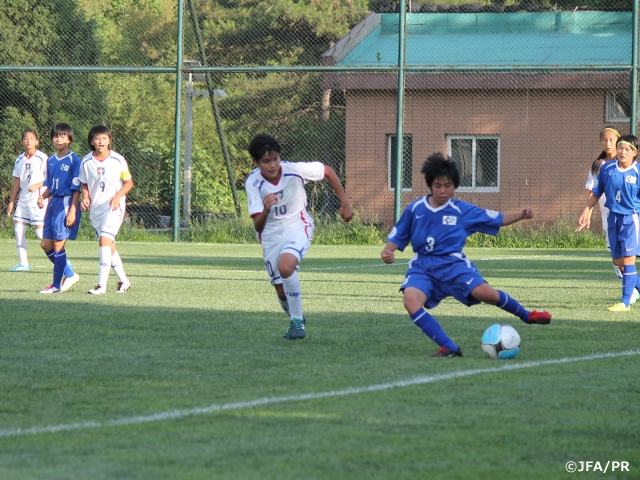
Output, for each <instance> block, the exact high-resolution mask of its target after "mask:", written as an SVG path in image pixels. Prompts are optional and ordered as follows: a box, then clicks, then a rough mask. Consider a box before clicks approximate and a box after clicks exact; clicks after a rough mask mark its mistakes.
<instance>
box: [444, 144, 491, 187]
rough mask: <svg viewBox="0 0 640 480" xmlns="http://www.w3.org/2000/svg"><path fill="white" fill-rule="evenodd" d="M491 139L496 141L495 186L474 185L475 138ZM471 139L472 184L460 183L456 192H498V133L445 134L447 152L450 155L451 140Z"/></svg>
mask: <svg viewBox="0 0 640 480" xmlns="http://www.w3.org/2000/svg"><path fill="white" fill-rule="evenodd" d="M485 138H486V139H493V140H497V141H498V159H497V161H498V164H497V165H496V168H497V170H498V171H497V177H496V186H495V187H476V186H475V185H476V145H477V143H476V140H478V139H485ZM458 139H459V140H473V145H472V147H471V150H472V151H471V156H472V160H471V165H472V174H471V183H472V184H473V186H471V187H467V186H465V187H463V186H462V185H460V186H459V187H458V188H457V191H458V192H463V193H464V192H471V193H498V192H500V135H447V153H448V154H449V155H451V140H458Z"/></svg>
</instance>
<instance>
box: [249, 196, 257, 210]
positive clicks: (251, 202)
mask: <svg viewBox="0 0 640 480" xmlns="http://www.w3.org/2000/svg"><path fill="white" fill-rule="evenodd" d="M255 204H256V197H254V196H253V195H251V196H250V197H249V206H250V207H253V206H254V205H255Z"/></svg>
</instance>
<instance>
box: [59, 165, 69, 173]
mask: <svg viewBox="0 0 640 480" xmlns="http://www.w3.org/2000/svg"><path fill="white" fill-rule="evenodd" d="M60 170H62V171H63V172H68V171H69V165H67V164H65V165H62V166H61V167H60Z"/></svg>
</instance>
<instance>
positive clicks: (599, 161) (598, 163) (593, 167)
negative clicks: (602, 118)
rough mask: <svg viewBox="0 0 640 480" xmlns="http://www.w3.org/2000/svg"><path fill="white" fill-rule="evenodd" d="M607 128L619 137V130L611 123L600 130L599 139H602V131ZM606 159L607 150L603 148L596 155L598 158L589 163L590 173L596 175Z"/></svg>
mask: <svg viewBox="0 0 640 480" xmlns="http://www.w3.org/2000/svg"><path fill="white" fill-rule="evenodd" d="M607 130H611V131H612V132H615V133H617V134H618V138H620V130H618V129H617V128H616V127H613V126H611V125H607V126H606V127H604V128H603V129H602V130H600V140H602V137H603V135H604V132H606V131H607ZM606 160H607V152H605V151H604V150H603V151H602V152H601V153H600V155H598V158H596V159H595V160H594V161H593V163H592V164H591V173H593V174H594V175H597V174H598V172H599V171H600V168H602V165H603V164H604V162H605V161H606Z"/></svg>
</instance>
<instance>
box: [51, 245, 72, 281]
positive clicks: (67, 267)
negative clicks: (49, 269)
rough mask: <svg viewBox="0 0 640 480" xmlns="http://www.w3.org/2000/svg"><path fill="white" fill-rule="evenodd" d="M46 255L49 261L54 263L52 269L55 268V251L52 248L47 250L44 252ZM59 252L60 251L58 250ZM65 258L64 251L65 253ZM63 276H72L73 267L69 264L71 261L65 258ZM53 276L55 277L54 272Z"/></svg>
mask: <svg viewBox="0 0 640 480" xmlns="http://www.w3.org/2000/svg"><path fill="white" fill-rule="evenodd" d="M64 251H65V250H62V252H64ZM45 253H46V255H47V258H48V259H49V260H50V261H51V263H53V265H54V267H53V268H54V270H55V264H56V262H55V253H56V252H55V251H53V250H49V251H48V252H45ZM58 253H60V252H58ZM65 258H66V253H65ZM64 276H65V277H66V278H69V277H73V267H72V266H71V262H70V261H69V260H67V264H66V265H65V266H64ZM54 278H55V274H54Z"/></svg>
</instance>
